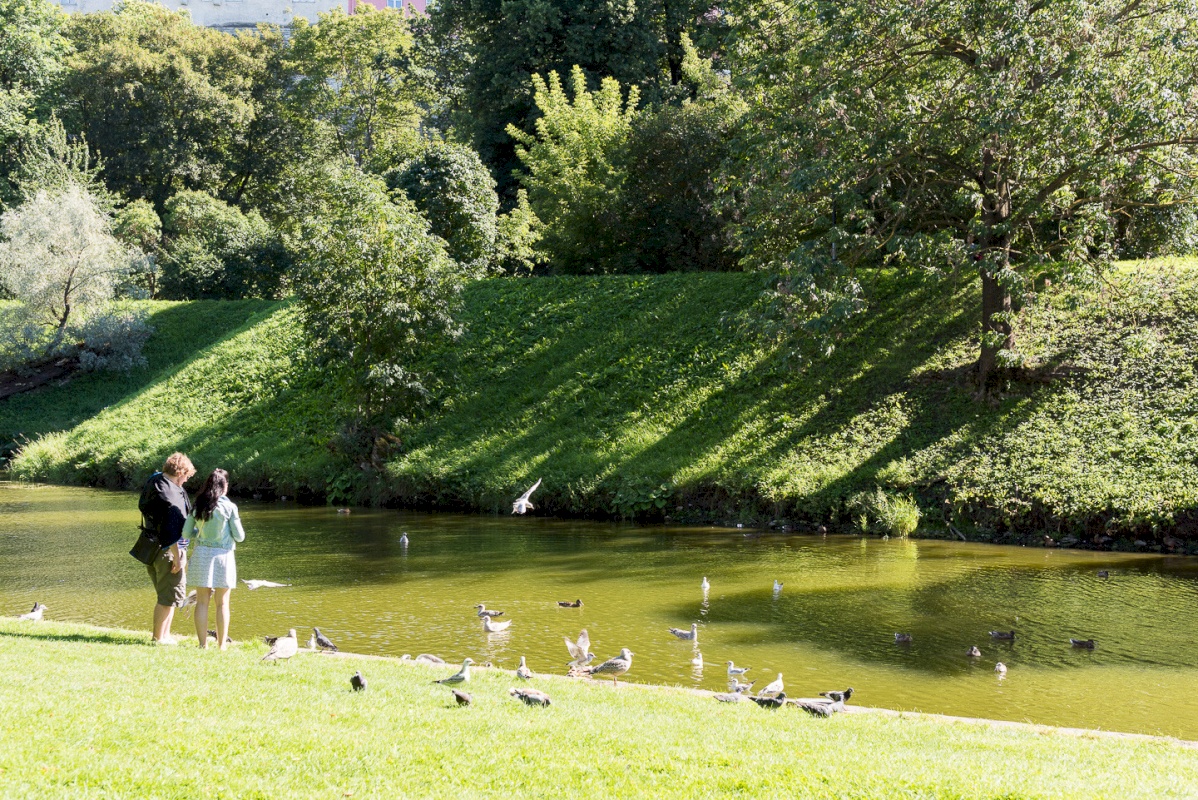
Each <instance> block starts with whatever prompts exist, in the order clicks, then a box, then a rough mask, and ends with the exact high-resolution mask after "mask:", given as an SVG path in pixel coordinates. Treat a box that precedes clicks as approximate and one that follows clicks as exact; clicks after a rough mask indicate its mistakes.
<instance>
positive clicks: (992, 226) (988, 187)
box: [978, 149, 1015, 394]
mask: <svg viewBox="0 0 1198 800" xmlns="http://www.w3.org/2000/svg"><path fill="white" fill-rule="evenodd" d="M981 183H982V186H983V189H984V190H985V192H986V194H985V196H984V197H983V199H982V221H983V222H984V223H985V225H986V231H987V233H986V235H985V236H984V237H983V239H982V241H981V250H980V252H979V253H978V258H979V260H980V262H981V273H982V351H981V353H980V354H979V355H978V393H979V394H985V393H986V391H987V389H988V388H989V387H988V384H989V383H990V381H991V379H992V378H993V376H994V372H995V367H996V366H997V363H998V354H999V352H1001V351H1003V350H1013V349H1014V348H1015V333H1014V331H1013V330H1012V329H1011V323H1010V317H1009V314H1010V312H1011V291H1010V289H1009V288H1008V287H1005V286H1002V285H1001V284H1000V283H999V281H998V280H997V278H996V276H997V274H998V273H999V272H1000V271H1001V270H1003V269H1005V268H1007V267H1008V266H1009V265H1010V263H1011V234H1010V231H1009V230H1008V229H1007V221H1008V220H1009V219H1010V218H1011V184H1010V182H1009V181H1007V180H1005V179H1004V178H1003V177H1002V174H1001V167H1000V164H999V160H998V159H997V158H996V156H995V154H994V152H993V151H992V150H990V149H987V150H986V151H984V152H983V154H982V181H981ZM996 316H997V319H996V318H995V317H996ZM995 334H997V335H995Z"/></svg>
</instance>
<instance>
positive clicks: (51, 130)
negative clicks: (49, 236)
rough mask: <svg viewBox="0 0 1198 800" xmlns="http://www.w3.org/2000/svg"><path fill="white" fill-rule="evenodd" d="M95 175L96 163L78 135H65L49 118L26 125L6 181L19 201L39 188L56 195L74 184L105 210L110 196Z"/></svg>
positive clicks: (96, 171)
mask: <svg viewBox="0 0 1198 800" xmlns="http://www.w3.org/2000/svg"><path fill="white" fill-rule="evenodd" d="M72 138H73V140H72ZM99 174H100V166H99V165H94V164H93V163H92V157H91V152H90V150H89V149H88V146H87V142H86V141H84V140H83V139H82V137H69V136H68V135H67V132H66V128H64V127H63V124H62V122H61V121H60V120H59V119H58V118H57V117H51V118H50V120H49V121H48V122H46V123H43V124H34V125H31V126H30V129H29V132H28V135H27V136H26V138H25V141H24V143H23V144H22V146H21V148H20V151H19V155H18V156H17V159H16V166H15V168H14V169H13V172H12V174H11V175H10V176H9V178H8V180H9V182H10V183H11V184H12V186H13V188H14V190H15V192H16V197H17V198H18V199H19V200H21V201H27V200H30V199H32V198H33V197H34V196H36V195H37V193H38V192H41V191H46V192H50V193H52V194H60V193H62V192H65V191H67V190H68V189H70V188H72V187H75V186H78V187H82V188H83V189H85V190H86V191H87V192H88V194H90V195H91V196H92V197H93V198H95V200H96V201H97V202H98V203H99V204H100V205H101V206H103V207H104V208H105V209H108V208H111V206H112V205H113V198H112V197H111V195H109V194H108V191H107V189H106V188H105V187H104V184H103V182H102V181H101V180H100V178H99Z"/></svg>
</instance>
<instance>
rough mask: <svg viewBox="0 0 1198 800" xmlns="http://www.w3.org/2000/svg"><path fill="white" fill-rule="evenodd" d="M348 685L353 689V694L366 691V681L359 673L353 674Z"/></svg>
mask: <svg viewBox="0 0 1198 800" xmlns="http://www.w3.org/2000/svg"><path fill="white" fill-rule="evenodd" d="M349 685H350V686H352V687H354V691H355V692H364V691H366V679H365V678H363V677H362V673H361V672H355V673H354V674H353V675H352V676H351V677H350V679H349Z"/></svg>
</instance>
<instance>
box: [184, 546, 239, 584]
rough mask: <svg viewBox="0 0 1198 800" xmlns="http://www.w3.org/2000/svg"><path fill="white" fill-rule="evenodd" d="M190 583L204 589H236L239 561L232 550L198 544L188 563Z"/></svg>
mask: <svg viewBox="0 0 1198 800" xmlns="http://www.w3.org/2000/svg"><path fill="white" fill-rule="evenodd" d="M187 578H188V581H187V582H188V583H190V584H191V585H192V586H196V587H201V588H204V589H236V588H237V561H236V559H234V557H233V551H232V550H223V549H221V548H219V547H206V546H205V545H202V544H197V545H196V547H195V552H193V553H192V555H191V562H190V563H189V564H188V565H187Z"/></svg>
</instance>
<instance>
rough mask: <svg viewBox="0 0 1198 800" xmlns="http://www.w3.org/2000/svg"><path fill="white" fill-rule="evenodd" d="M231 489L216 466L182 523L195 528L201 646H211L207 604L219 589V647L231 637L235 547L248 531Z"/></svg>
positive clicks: (193, 568)
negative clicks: (230, 620) (232, 497)
mask: <svg viewBox="0 0 1198 800" xmlns="http://www.w3.org/2000/svg"><path fill="white" fill-rule="evenodd" d="M228 491H229V473H227V472H225V471H224V470H223V469H214V470H213V471H212V474H211V475H209V476H208V480H206V481H204V485H203V486H201V487H200V493H199V494H198V495H196V501H195V507H194V508H193V510H192V512H191V516H189V517H188V518H187V522H186V524H185V525H184V526H183V529H184V530H185V531H190V530H192V529H193V528H194V529H195V533H194V535H193V536H192V542H193V543H194V544H195V552H194V553H192V556H191V576H192V579H193V581H194V583H195V587H196V612H195V618H196V636H198V637H199V640H200V647H207V646H208V603H209V601H210V600H211V599H212V593H213V592H216V640H217V642H218V643H219V645H220V649H221V650H224V649H225V648H226V646H227V639H228V636H229V590H230V589H232V588H233V587H235V586H236V585H237V562H236V560H235V559H234V558H233V550H234V549H235V548H236V547H237V542H244V541H245V530H244V529H243V528H242V527H241V517H239V516H238V514H237V506H235V505H234V504H233V501H232V500H230V499H229V498H228V497H226V496H225V495H226V494H227V493H228Z"/></svg>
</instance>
